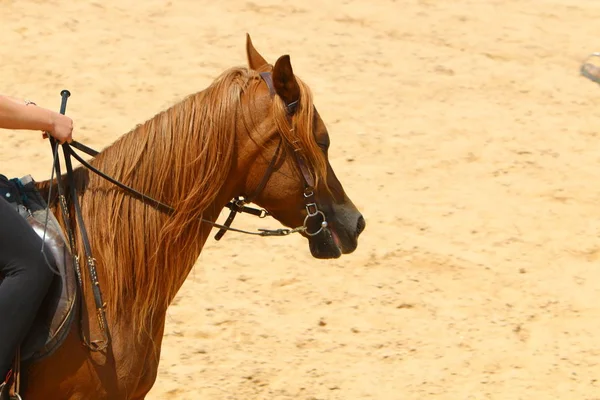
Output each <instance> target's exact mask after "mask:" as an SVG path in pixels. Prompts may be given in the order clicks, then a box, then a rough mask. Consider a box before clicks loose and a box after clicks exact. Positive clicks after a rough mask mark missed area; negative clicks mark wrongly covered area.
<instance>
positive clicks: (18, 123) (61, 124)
mask: <svg viewBox="0 0 600 400" xmlns="http://www.w3.org/2000/svg"><path fill="white" fill-rule="evenodd" d="M0 128H4V129H28V130H37V131H44V132H49V133H50V134H51V135H52V136H54V137H55V138H56V139H58V140H59V141H60V142H65V141H67V142H70V141H71V133H72V131H73V121H72V120H71V118H69V117H66V116H64V115H62V114H59V113H57V112H55V111H51V110H48V109H45V108H43V107H37V106H36V105H34V104H29V105H27V104H25V102H24V101H20V100H16V99H13V98H10V97H8V96H3V95H0Z"/></svg>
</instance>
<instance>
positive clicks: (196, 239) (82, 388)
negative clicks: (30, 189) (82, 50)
mask: <svg viewBox="0 0 600 400" xmlns="http://www.w3.org/2000/svg"><path fill="white" fill-rule="evenodd" d="M246 51H247V57H248V63H249V68H232V69H229V70H227V71H225V72H224V73H223V74H222V75H221V76H219V77H218V78H217V79H216V80H215V81H214V82H213V83H212V84H211V85H210V86H209V87H208V88H206V89H205V90H203V91H200V92H198V93H195V94H192V95H190V96H189V97H187V98H185V99H184V100H182V101H181V102H179V103H177V104H175V105H174V106H172V107H171V108H169V109H167V110H165V111H163V112H160V113H159V114H157V115H156V116H154V117H153V118H152V119H150V120H148V121H146V122H145V123H143V124H141V125H138V126H137V127H136V128H134V129H133V130H132V131H130V132H129V133H127V134H125V135H123V136H122V137H120V138H119V139H118V140H117V141H116V142H115V143H113V144H112V145H110V146H109V147H107V148H105V149H104V150H103V151H102V152H101V153H100V154H98V155H97V156H96V157H95V158H94V159H93V161H92V162H91V164H92V165H93V166H94V167H95V168H97V169H99V170H101V171H103V172H104V173H106V174H107V175H110V176H111V177H113V178H115V179H116V180H118V181H120V182H122V183H124V184H126V185H128V186H130V187H132V188H135V189H136V190H138V191H140V192H142V193H144V194H146V195H148V196H150V197H152V198H154V199H156V200H158V201H160V202H162V203H165V204H168V205H170V206H172V207H173V209H174V210H175V211H174V212H173V213H165V212H163V211H161V210H159V209H157V208H156V207H154V206H153V205H152V204H150V203H148V202H146V201H141V200H139V199H138V198H135V197H134V196H131V195H130V194H129V193H127V192H126V191H124V190H122V189H120V188H118V187H117V186H115V185H113V184H112V183H110V182H108V181H106V180H104V179H102V178H101V177H99V176H96V175H94V174H92V173H90V171H89V170H87V169H85V168H83V167H78V168H77V169H75V171H74V177H75V179H74V180H73V182H74V186H75V187H76V189H77V197H78V199H79V202H80V204H81V214H82V216H83V221H84V222H85V226H86V227H87V230H88V232H90V242H91V247H92V251H93V255H94V257H95V258H96V260H97V271H98V281H99V283H100V287H101V288H102V290H103V292H104V298H105V300H106V302H107V305H106V321H107V326H108V330H109V332H110V339H111V340H110V344H109V346H108V347H107V349H106V350H104V351H90V350H89V349H88V348H86V347H85V346H83V345H82V342H81V337H80V329H83V330H84V331H86V332H88V334H89V336H90V337H98V336H100V333H99V331H98V328H97V327H98V324H97V323H96V321H95V319H94V318H93V316H94V314H93V310H94V306H93V301H91V300H90V298H91V297H92V296H91V294H90V292H89V290H84V292H83V295H84V299H85V300H84V302H83V303H84V307H83V318H82V321H81V322H80V321H77V322H76V323H74V324H73V325H72V327H71V328H70V332H69V333H68V335H67V337H66V340H65V342H64V343H63V344H62V346H61V347H60V348H59V349H57V350H56V351H55V352H54V353H53V354H51V355H50V356H48V357H47V358H44V359H42V360H39V361H36V362H34V363H33V364H32V365H30V366H29V367H28V368H27V371H25V372H24V373H23V381H22V382H23V385H22V390H21V394H22V395H23V398H24V399H30V400H37V399H53V400H62V399H65V400H67V399H68V400H75V399H86V400H94V399H97V400H99V399H110V400H119V399H128V400H140V399H144V398H145V397H146V395H147V393H148V392H149V391H150V389H151V388H152V386H153V384H154V382H155V380H156V376H157V370H158V364H159V358H160V350H161V342H162V337H163V332H164V327H165V316H166V312H167V307H168V306H169V304H170V303H171V301H172V300H173V298H174V297H175V295H176V294H177V292H178V290H179V288H180V287H181V286H182V284H183V282H184V281H185V279H186V277H187V275H188V273H189V272H190V271H191V269H192V267H193V265H194V263H195V261H196V260H197V259H198V256H199V255H200V252H201V250H202V247H203V245H204V243H205V242H206V240H207V238H208V236H209V233H210V231H211V229H212V227H213V226H212V225H211V222H214V221H216V219H217V217H218V216H219V213H220V211H221V210H222V209H223V208H224V206H225V205H226V204H227V203H228V202H229V200H230V199H232V198H235V197H236V196H246V197H252V202H253V203H255V204H257V205H258V206H260V207H263V208H264V209H265V210H267V211H268V213H269V214H270V215H272V216H273V217H274V218H275V219H277V220H278V221H279V222H280V223H282V224H283V225H285V226H288V227H307V228H309V229H308V230H306V229H299V230H298V231H299V232H300V234H302V235H303V236H305V237H306V238H307V240H308V244H309V248H310V252H311V254H312V255H313V256H314V257H316V258H320V259H327V258H337V257H340V256H341V255H342V254H346V253H351V252H352V251H354V250H355V249H356V247H357V242H358V236H359V235H360V233H361V232H362V231H363V229H364V227H365V221H364V219H363V217H362V215H361V214H360V213H359V211H358V210H357V209H356V207H355V206H354V204H353V203H352V202H351V201H350V199H349V198H348V197H347V196H346V194H345V193H344V190H343V188H342V185H341V183H340V182H339V180H338V179H337V178H336V176H335V174H334V172H333V169H332V168H331V165H330V164H329V161H328V157H327V151H328V148H329V136H328V133H327V129H326V127H325V124H324V123H323V121H322V120H321V118H320V117H319V114H318V113H317V111H316V109H315V108H314V105H313V100H312V97H311V93H310V90H309V88H308V86H307V85H306V84H305V83H303V82H302V81H301V80H300V79H298V78H297V77H296V76H295V75H294V72H293V70H292V66H291V64H290V58H289V56H287V55H286V56H282V57H280V58H279V59H278V60H277V62H276V63H275V65H274V66H273V65H271V64H269V63H267V62H266V61H265V59H264V58H263V57H262V56H261V55H260V54H259V53H258V52H257V51H256V49H255V48H254V46H253V45H252V42H251V40H250V37H249V36H248V37H247V43H246ZM261 72H267V73H269V75H268V77H269V79H265V78H264V77H263V76H261V75H260V73H261ZM263 177H266V178H264V179H263ZM307 181H310V182H309V183H311V186H314V193H307V191H306V187H307ZM36 185H37V188H38V189H39V190H40V192H41V193H42V194H43V195H44V196H47V195H48V191H49V185H50V181H45V182H39V183H37V184H36ZM257 189H260V190H258V191H257ZM308 198H311V199H313V203H312V204H308V203H307V200H306V199H308ZM49 203H50V207H51V209H52V210H53V212H54V214H55V215H56V216H57V217H59V216H60V210H59V205H58V204H57V202H56V201H49ZM311 207H312V208H311ZM307 213H308V214H307ZM307 215H308V217H309V218H307ZM312 217H314V218H312ZM58 219H59V220H60V221H61V222H60V223H61V225H62V226H63V228H64V221H62V219H61V218H60V217H59V218H58ZM312 220H314V221H312ZM325 220H326V221H327V223H326V224H324V223H323V222H324V221H325ZM307 221H308V222H311V221H312V222H311V223H312V225H315V226H313V227H310V226H309V225H310V223H309V224H307ZM75 231H76V232H77V230H75ZM315 233H316V234H315ZM75 236H76V243H77V246H76V248H77V249H79V251H78V252H79V253H82V251H81V249H82V248H83V245H82V238H81V235H80V234H78V233H76V234H75ZM79 256H80V259H85V257H84V254H79ZM82 270H85V268H82ZM84 272H85V271H84ZM84 279H87V278H86V277H84ZM86 307H87V310H86ZM90 310H92V311H91V313H90Z"/></svg>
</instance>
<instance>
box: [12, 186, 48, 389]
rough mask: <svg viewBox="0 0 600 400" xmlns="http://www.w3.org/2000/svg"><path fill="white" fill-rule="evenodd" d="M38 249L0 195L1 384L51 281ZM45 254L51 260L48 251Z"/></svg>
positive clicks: (23, 223)
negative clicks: (2, 276)
mask: <svg viewBox="0 0 600 400" xmlns="http://www.w3.org/2000/svg"><path fill="white" fill-rule="evenodd" d="M41 250H42V240H41V239H40V237H39V236H38V235H37V234H36V233H35V232H34V230H33V229H32V228H31V226H30V225H29V223H28V222H27V221H25V219H24V218H23V217H21V216H20V215H19V213H18V212H17V211H16V210H15V209H14V208H12V207H11V205H10V204H9V203H8V202H6V200H4V198H1V197H0V273H1V274H2V275H4V281H2V283H0V383H2V381H4V377H5V376H6V373H7V372H8V371H9V370H10V367H11V362H12V359H13V357H14V355H15V351H16V349H17V347H18V346H19V344H20V343H21V342H22V341H23V339H24V338H25V336H26V335H27V333H28V331H29V329H30V328H31V324H32V323H33V320H34V319H35V316H36V313H37V311H38V309H39V307H40V305H41V304H42V301H43V300H44V297H45V296H46V293H47V292H48V288H49V287H50V283H51V282H52V278H53V272H52V271H51V270H50V268H49V267H48V265H47V263H46V259H45V258H44V255H43V254H42V252H41ZM46 254H47V256H48V260H49V261H50V262H53V259H52V254H50V251H46Z"/></svg>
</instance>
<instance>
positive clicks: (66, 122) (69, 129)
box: [48, 111, 73, 143]
mask: <svg viewBox="0 0 600 400" xmlns="http://www.w3.org/2000/svg"><path fill="white" fill-rule="evenodd" d="M50 120H51V126H52V128H51V129H50V131H48V133H49V134H50V135H51V136H52V137H53V138H55V139H56V140H58V142H59V143H65V142H67V143H70V142H71V141H72V140H73V139H72V137H71V135H72V134H73V120H72V119H71V118H69V117H67V116H66V115H63V114H59V113H57V112H54V111H52V114H51V116H50Z"/></svg>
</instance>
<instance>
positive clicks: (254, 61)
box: [246, 33, 268, 71]
mask: <svg viewBox="0 0 600 400" xmlns="http://www.w3.org/2000/svg"><path fill="white" fill-rule="evenodd" d="M246 54H247V55H248V66H249V67H250V69H253V70H255V71H257V70H259V69H260V68H261V67H263V66H265V65H267V64H268V63H267V61H266V60H265V59H264V58H263V56H261V55H260V53H259V52H258V51H256V49H255V48H254V45H253V44H252V39H250V34H249V33H246Z"/></svg>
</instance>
